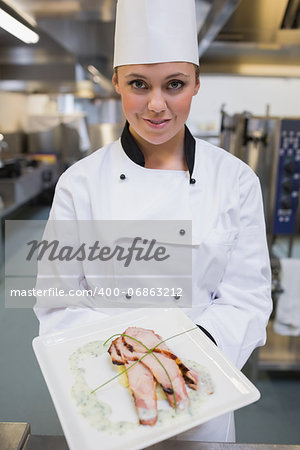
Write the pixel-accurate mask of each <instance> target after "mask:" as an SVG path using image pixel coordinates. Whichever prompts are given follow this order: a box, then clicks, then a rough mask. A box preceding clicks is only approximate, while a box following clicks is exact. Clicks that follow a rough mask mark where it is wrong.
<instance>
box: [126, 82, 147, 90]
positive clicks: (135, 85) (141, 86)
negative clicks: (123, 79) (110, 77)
mask: <svg viewBox="0 0 300 450" xmlns="http://www.w3.org/2000/svg"><path fill="white" fill-rule="evenodd" d="M129 85H130V86H132V87H133V88H134V89H146V87H147V86H146V84H145V82H144V81H143V80H132V81H130V82H129Z"/></svg>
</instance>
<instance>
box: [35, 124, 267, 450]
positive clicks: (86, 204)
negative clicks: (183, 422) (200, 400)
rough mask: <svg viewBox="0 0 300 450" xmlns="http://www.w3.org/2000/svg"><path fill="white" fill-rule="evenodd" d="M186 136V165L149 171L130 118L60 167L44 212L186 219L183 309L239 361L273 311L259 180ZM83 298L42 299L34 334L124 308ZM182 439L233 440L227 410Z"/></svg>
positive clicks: (67, 216)
mask: <svg viewBox="0 0 300 450" xmlns="http://www.w3.org/2000/svg"><path fill="white" fill-rule="evenodd" d="M184 142H185V145H184V147H185V158H186V162H187V166H188V171H184V170H161V169H149V168H146V167H144V165H145V161H144V157H143V154H142V152H141V151H140V150H139V148H138V146H137V144H136V142H135V141H134V139H133V137H132V135H131V134H130V132H129V125H128V123H127V124H126V126H125V128H124V131H123V133H122V136H121V138H120V139H119V140H117V141H115V142H113V143H111V144H109V145H107V146H105V147H103V148H101V149H99V150H97V151H95V152H94V153H92V154H91V155H90V156H88V157H86V158H84V159H82V160H80V161H78V162H77V163H75V164H74V165H73V166H71V167H70V168H69V169H68V170H67V171H66V172H65V173H63V174H62V176H61V177H60V179H59V181H58V183H57V186H56V191H55V196H54V201H53V205H52V208H51V212H50V217H49V219H51V220H74V221H76V220H77V221H80V220H183V221H184V220H191V221H192V230H193V238H192V241H193V242H192V244H193V245H192V260H193V261H192V269H193V272H192V294H193V295H192V305H191V307H190V308H184V312H185V313H186V314H187V315H188V316H189V317H190V318H191V319H192V320H193V321H194V323H195V324H198V325H200V326H202V327H203V328H204V329H205V330H206V331H207V333H208V334H209V335H210V336H211V337H212V338H213V339H214V341H215V342H216V344H217V345H218V347H219V348H220V349H221V351H222V352H223V353H224V354H225V356H226V357H227V358H228V359H230V360H231V361H232V362H233V363H234V364H235V365H236V366H237V367H238V368H241V367H242V366H243V365H244V363H245V362H246V361H247V359H248V358H249V356H250V354H251V353H252V351H253V350H254V348H256V347H257V346H260V345H263V344H264V343H265V338H266V331H265V330H266V325H267V322H268V318H269V315H270V312H271V294H270V284H271V281H270V278H271V277H270V265H269V256H268V249H267V244H266V235H265V221H264V214H263V204H262V196H261V189H260V184H259V180H258V178H257V176H256V175H255V173H254V172H253V171H252V170H251V169H250V167H249V166H247V165H246V164H245V163H243V162H242V161H241V160H239V159H238V158H236V157H234V156H233V155H231V154H230V153H228V152H226V151H225V150H223V149H221V148H218V147H216V146H214V145H212V144H210V143H208V142H205V141H202V140H200V139H195V138H194V137H193V136H192V135H191V134H190V132H189V130H188V128H187V127H185V141H184ZM53 276H56V277H59V274H57V273H56V274H54V273H53ZM59 282H60V281H58V284H59ZM62 282H63V281H62ZM47 283H49V281H47V280H45V279H44V278H43V277H38V279H37V286H36V287H37V289H44V288H45V287H48V286H49V285H48V286H47ZM72 283H73V287H74V289H76V288H79V289H80V288H81V289H82V288H85V289H88V288H89V276H88V275H86V274H85V273H81V272H79V273H78V276H77V277H75V278H74V279H73V281H72ZM51 285H52V286H53V283H52V284H51ZM179 304H180V302H179ZM81 306H82V307H64V308H59V307H55V308H51V299H47V298H45V297H40V298H38V299H37V303H36V306H35V312H36V314H37V316H38V318H39V320H40V333H41V334H43V333H46V332H51V331H56V330H61V329H64V328H67V327H70V326H73V325H77V324H82V323H85V322H88V321H92V320H95V319H98V318H102V317H106V316H107V315H112V314H116V313H118V312H122V311H119V310H116V309H115V308H112V309H105V310H104V309H101V310H100V309H98V308H95V303H94V302H93V299H92V298H85V299H84V301H83V303H82V305H81ZM181 437H182V439H191V440H206V441H208V440H211V441H232V440H234V423H233V415H232V414H226V415H225V416H222V417H219V418H217V419H214V420H212V421H210V422H208V423H207V424H204V425H201V426H200V427H196V429H193V430H190V431H189V432H187V433H183V434H182V435H179V436H178V439H180V438H181Z"/></svg>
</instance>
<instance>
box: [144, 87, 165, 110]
mask: <svg viewBox="0 0 300 450" xmlns="http://www.w3.org/2000/svg"><path fill="white" fill-rule="evenodd" d="M148 109H149V111H153V112H155V113H160V112H163V111H165V110H166V109H167V104H166V100H165V98H164V96H163V92H162V91H161V90H160V89H154V90H153V91H151V93H150V98H149V102H148Z"/></svg>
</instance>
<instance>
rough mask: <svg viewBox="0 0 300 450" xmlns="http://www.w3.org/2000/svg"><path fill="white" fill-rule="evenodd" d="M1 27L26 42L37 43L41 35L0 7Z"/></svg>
mask: <svg viewBox="0 0 300 450" xmlns="http://www.w3.org/2000/svg"><path fill="white" fill-rule="evenodd" d="M0 27H1V28H3V29H4V30H6V31H8V33H11V34H12V35H13V36H15V37H16V38H18V39H20V40H21V41H23V42H25V43H26V44H36V43H37V42H38V40H39V35H38V34H37V33H35V31H32V30H31V29H30V28H28V27H27V26H26V25H23V23H21V22H19V21H18V20H17V19H15V18H14V17H12V16H11V15H10V14H8V13H7V12H5V11H4V10H3V9H2V8H0Z"/></svg>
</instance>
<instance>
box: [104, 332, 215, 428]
mask: <svg viewBox="0 0 300 450" xmlns="http://www.w3.org/2000/svg"><path fill="white" fill-rule="evenodd" d="M108 352H109V354H110V356H111V359H112V363H113V364H115V365H118V366H125V368H126V374H127V377H128V384H129V388H130V390H131V393H132V396H133V399H134V402H135V406H136V410H137V414H138V417H139V422H140V423H141V424H142V425H155V423H156V422H157V418H158V410H157V395H156V384H159V385H160V386H161V387H162V390H163V391H164V393H165V394H166V398H167V400H168V402H169V404H170V405H171V407H172V408H175V409H177V408H179V409H180V410H185V409H187V408H188V406H189V404H190V401H189V396H188V392H187V389H186V384H187V386H188V387H189V388H191V389H193V390H197V389H198V385H199V375H200V374H199V373H198V372H197V371H196V370H195V369H190V368H188V367H187V366H186V365H185V364H184V363H183V362H182V361H181V360H180V359H179V358H178V356H177V355H176V354H175V353H173V352H172V350H171V349H170V348H169V347H168V346H167V345H166V344H165V342H163V339H162V337H161V336H160V335H158V334H156V333H155V332H154V331H153V330H149V329H145V328H140V327H129V328H127V329H126V330H125V331H124V333H122V334H121V335H120V336H119V337H118V338H117V339H115V340H114V341H113V342H112V343H111V345H110V347H109V350H108ZM212 393H213V390H212V389H211V392H209V394H212Z"/></svg>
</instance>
